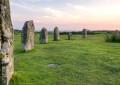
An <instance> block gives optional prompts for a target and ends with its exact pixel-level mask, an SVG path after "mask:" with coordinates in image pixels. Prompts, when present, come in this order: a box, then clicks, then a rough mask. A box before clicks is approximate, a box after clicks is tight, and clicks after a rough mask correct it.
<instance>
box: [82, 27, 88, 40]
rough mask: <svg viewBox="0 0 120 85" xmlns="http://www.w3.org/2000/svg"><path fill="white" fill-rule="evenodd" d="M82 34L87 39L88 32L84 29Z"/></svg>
mask: <svg viewBox="0 0 120 85" xmlns="http://www.w3.org/2000/svg"><path fill="white" fill-rule="evenodd" d="M82 33H83V38H86V37H87V30H86V29H83V31H82Z"/></svg>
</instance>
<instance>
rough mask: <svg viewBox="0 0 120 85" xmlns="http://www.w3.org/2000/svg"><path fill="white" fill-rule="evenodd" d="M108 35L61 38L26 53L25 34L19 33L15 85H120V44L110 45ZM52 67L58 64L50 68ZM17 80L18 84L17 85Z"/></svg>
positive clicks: (50, 40)
mask: <svg viewBox="0 0 120 85" xmlns="http://www.w3.org/2000/svg"><path fill="white" fill-rule="evenodd" d="M104 37H105V35H104V34H99V35H88V38H86V39H83V38H82V36H81V35H73V40H67V35H61V40H60V41H53V35H52V34H49V43H48V44H40V43H39V34H35V49H34V50H32V51H29V52H24V51H22V47H21V34H20V33H15V41H14V57H15V61H14V63H15V76H14V77H13V79H12V80H13V81H11V83H10V84H11V85H13V84H15V85H83V84H84V85H120V43H109V42H105V40H104ZM48 64H57V65H56V66H54V67H49V66H48ZM14 81H15V82H14Z"/></svg>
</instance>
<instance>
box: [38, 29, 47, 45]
mask: <svg viewBox="0 0 120 85" xmlns="http://www.w3.org/2000/svg"><path fill="white" fill-rule="evenodd" d="M39 40H40V43H42V44H44V43H48V31H47V29H46V28H44V27H43V28H42V30H41V33H40V38H39Z"/></svg>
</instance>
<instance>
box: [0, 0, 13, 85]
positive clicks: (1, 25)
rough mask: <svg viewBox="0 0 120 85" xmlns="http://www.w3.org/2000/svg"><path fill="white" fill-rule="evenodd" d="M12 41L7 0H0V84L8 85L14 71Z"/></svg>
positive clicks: (11, 27)
mask: <svg viewBox="0 0 120 85" xmlns="http://www.w3.org/2000/svg"><path fill="white" fill-rule="evenodd" d="M13 41H14V32H13V26H12V22H11V16H10V6H9V0H0V85H8V83H9V80H10V78H11V77H12V74H13V73H14V57H13V48H14V46H13Z"/></svg>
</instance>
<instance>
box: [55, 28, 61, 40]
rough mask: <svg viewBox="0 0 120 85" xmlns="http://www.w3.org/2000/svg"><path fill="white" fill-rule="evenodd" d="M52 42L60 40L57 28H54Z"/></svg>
mask: <svg viewBox="0 0 120 85" xmlns="http://www.w3.org/2000/svg"><path fill="white" fill-rule="evenodd" d="M54 40H55V41H57V40H60V34H59V29H58V27H55V29H54Z"/></svg>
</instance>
